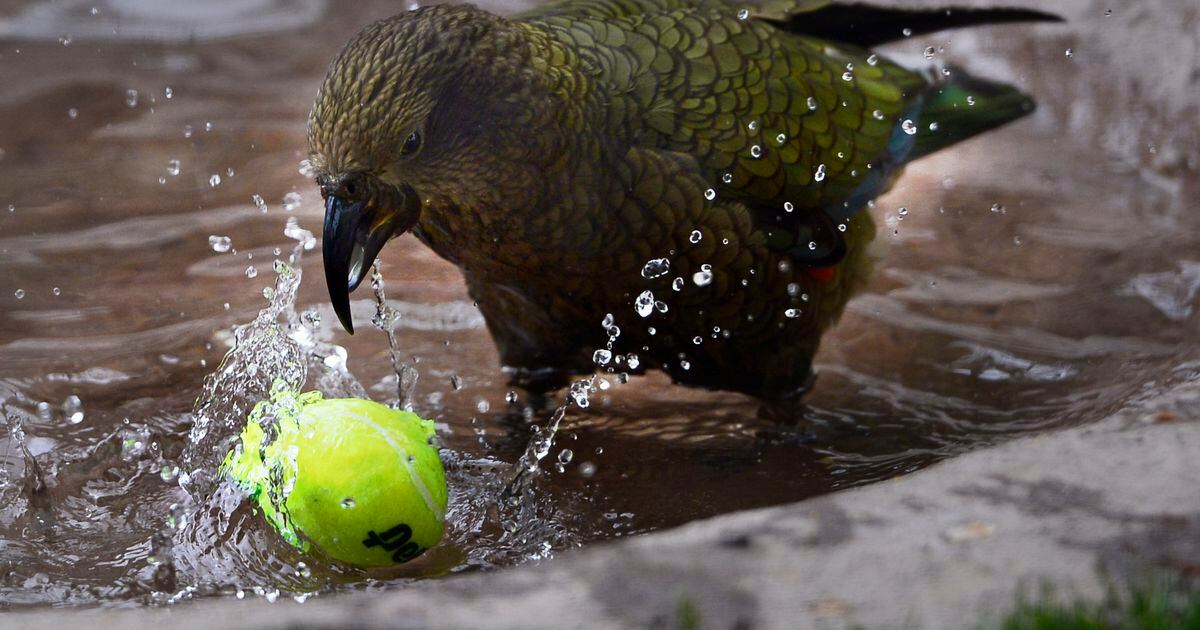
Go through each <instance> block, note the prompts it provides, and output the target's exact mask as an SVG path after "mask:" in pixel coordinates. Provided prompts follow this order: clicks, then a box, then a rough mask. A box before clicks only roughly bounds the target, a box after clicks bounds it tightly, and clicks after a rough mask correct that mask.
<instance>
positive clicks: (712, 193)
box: [704, 188, 717, 201]
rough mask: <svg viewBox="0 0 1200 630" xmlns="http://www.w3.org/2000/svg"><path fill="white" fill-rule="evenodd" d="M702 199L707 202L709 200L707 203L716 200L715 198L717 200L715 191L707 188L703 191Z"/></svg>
mask: <svg viewBox="0 0 1200 630" xmlns="http://www.w3.org/2000/svg"><path fill="white" fill-rule="evenodd" d="M704 198H705V199H707V200H709V201H712V200H713V199H716V198H717V191H715V190H713V189H711V188H709V189H708V190H706V191H704Z"/></svg>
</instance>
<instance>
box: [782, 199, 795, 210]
mask: <svg viewBox="0 0 1200 630" xmlns="http://www.w3.org/2000/svg"><path fill="white" fill-rule="evenodd" d="M795 209H796V204H794V203H792V202H790V201H785V202H783V211H784V212H792V211H794V210H795Z"/></svg>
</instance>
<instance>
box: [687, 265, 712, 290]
mask: <svg viewBox="0 0 1200 630" xmlns="http://www.w3.org/2000/svg"><path fill="white" fill-rule="evenodd" d="M712 281H713V273H712V271H710V270H707V269H701V270H700V271H697V272H696V273H694V274H692V283H694V284H695V285H696V286H698V287H706V286H708V285H710V284H712Z"/></svg>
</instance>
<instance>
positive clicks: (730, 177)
mask: <svg viewBox="0 0 1200 630" xmlns="http://www.w3.org/2000/svg"><path fill="white" fill-rule="evenodd" d="M721 181H722V182H724V183H726V184H732V183H733V173H725V174H724V175H722V176H721Z"/></svg>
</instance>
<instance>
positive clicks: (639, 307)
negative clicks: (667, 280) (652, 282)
mask: <svg viewBox="0 0 1200 630" xmlns="http://www.w3.org/2000/svg"><path fill="white" fill-rule="evenodd" d="M633 309H634V310H635V311H637V314H638V315H640V316H642V317H649V316H650V314H651V313H653V312H654V294H653V293H651V292H650V291H642V294H641V295H639V296H637V299H636V300H634V302H633Z"/></svg>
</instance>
